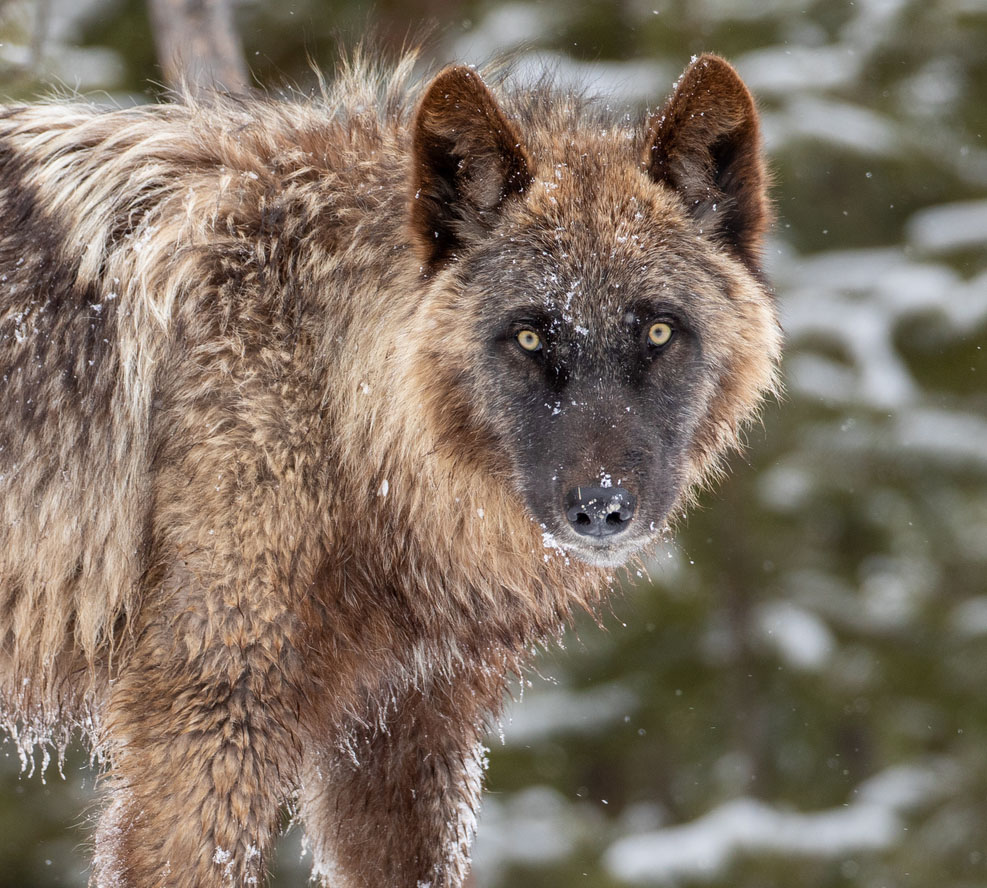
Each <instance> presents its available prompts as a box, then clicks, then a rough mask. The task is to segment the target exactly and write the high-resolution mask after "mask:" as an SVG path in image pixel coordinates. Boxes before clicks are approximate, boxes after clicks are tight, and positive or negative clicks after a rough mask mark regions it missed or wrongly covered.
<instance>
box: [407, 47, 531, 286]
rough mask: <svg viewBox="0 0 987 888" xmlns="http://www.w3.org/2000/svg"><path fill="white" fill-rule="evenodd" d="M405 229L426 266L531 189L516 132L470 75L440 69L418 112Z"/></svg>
mask: <svg viewBox="0 0 987 888" xmlns="http://www.w3.org/2000/svg"><path fill="white" fill-rule="evenodd" d="M413 138H414V142H413V147H412V164H413V167H412V170H413V179H412V185H413V191H412V194H413V197H412V201H411V227H412V231H413V233H414V235H415V236H416V237H417V239H418V241H419V243H420V244H421V247H422V251H423V254H424V258H425V264H426V266H427V267H433V268H434V267H435V266H436V265H437V264H439V263H441V262H442V261H443V260H444V259H446V258H448V257H449V256H450V255H451V254H453V253H454V252H455V251H456V250H457V249H458V248H459V247H460V246H462V245H465V244H468V243H470V242H471V241H474V240H476V239H479V238H481V237H482V236H483V235H484V234H485V233H486V232H488V231H489V230H490V228H491V227H492V225H493V224H494V223H495V222H496V219H497V217H498V215H499V213H500V210H501V208H502V205H503V203H504V201H506V200H509V199H510V198H512V197H515V196H517V195H520V194H522V193H523V192H524V191H525V189H526V188H527V187H528V185H530V184H531V172H530V165H529V162H528V157H527V155H526V154H525V151H524V149H523V148H522V147H521V137H520V134H519V133H518V131H517V129H516V128H515V126H514V125H513V124H512V123H511V122H510V121H509V120H508V119H507V118H506V117H505V116H504V113H503V111H501V109H500V107H499V106H498V104H497V101H496V100H495V99H494V97H493V95H492V94H491V93H490V90H489V89H487V87H486V86H485V85H484V83H483V81H482V80H480V78H479V76H478V75H477V73H476V72H475V71H473V70H471V69H470V68H467V67H465V66H462V65H458V66H455V67H450V68H446V69H445V70H444V71H442V72H441V73H440V74H439V75H438V76H437V77H436V78H435V80H433V81H432V83H431V84H430V85H429V86H428V88H427V89H426V90H425V95H424V97H423V98H422V100H421V103H420V104H419V106H418V112H417V116H416V119H415V124H414V135H413Z"/></svg>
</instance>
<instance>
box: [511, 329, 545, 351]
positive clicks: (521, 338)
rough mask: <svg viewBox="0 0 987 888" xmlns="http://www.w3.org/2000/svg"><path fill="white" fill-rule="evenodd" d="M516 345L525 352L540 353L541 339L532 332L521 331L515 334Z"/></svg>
mask: <svg viewBox="0 0 987 888" xmlns="http://www.w3.org/2000/svg"><path fill="white" fill-rule="evenodd" d="M517 344H518V345H520V346H521V348H523V349H524V350H525V351H528V352H536V351H541V337H540V336H539V335H538V334H537V333H535V331H534V330H521V331H520V332H519V333H518V334H517Z"/></svg>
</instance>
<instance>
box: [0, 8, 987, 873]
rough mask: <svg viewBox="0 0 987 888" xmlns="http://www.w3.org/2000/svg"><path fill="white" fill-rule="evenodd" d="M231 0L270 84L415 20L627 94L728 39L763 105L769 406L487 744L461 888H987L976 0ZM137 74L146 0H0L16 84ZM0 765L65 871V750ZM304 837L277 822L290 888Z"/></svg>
mask: <svg viewBox="0 0 987 888" xmlns="http://www.w3.org/2000/svg"><path fill="white" fill-rule="evenodd" d="M238 12H239V21H240V26H241V30H242V33H243V35H244V38H245V41H246V43H247V46H248V54H249V59H250V62H251V64H252V66H253V69H254V71H255V73H256V76H257V78H258V80H259V81H261V82H263V83H266V84H281V83H284V82H286V81H293V82H295V83H298V84H302V85H304V84H306V83H307V82H309V81H310V79H311V75H310V72H309V71H308V62H307V57H311V58H313V59H314V60H315V61H316V62H317V63H318V64H319V65H321V66H322V67H323V68H324V69H326V70H331V67H332V64H333V60H334V56H335V53H336V51H337V41H336V38H335V36H334V35H335V33H337V32H338V31H341V32H342V33H343V35H344V43H349V44H352V43H353V42H355V39H356V38H357V37H358V36H359V35H360V34H362V33H364V31H366V30H367V27H368V26H369V25H372V26H373V27H374V28H375V29H376V30H377V32H378V33H379V34H380V35H381V39H382V40H383V42H384V43H385V44H388V45H392V46H397V45H399V44H400V43H401V41H402V40H403V39H404V38H405V36H406V35H407V34H408V33H409V32H414V30H415V29H416V28H417V27H418V26H419V24H420V23H421V21H422V20H423V19H425V20H431V21H435V22H437V28H436V29H435V31H434V32H433V38H432V44H431V45H432V46H433V48H434V57H435V59H436V60H438V61H447V60H450V59H453V58H457V59H463V60H466V61H483V60H484V59H487V58H489V57H490V56H492V55H495V54H497V53H499V52H501V51H503V50H506V49H513V48H516V47H519V46H523V47H525V49H524V51H523V55H522V59H521V62H520V66H521V69H522V71H523V70H529V69H530V70H533V71H540V70H542V69H543V68H544V67H545V66H550V67H552V68H553V69H554V70H556V71H557V72H558V76H559V77H561V78H563V79H565V80H571V81H572V82H574V83H578V84H580V85H583V86H585V85H587V84H588V85H589V86H590V87H591V88H592V89H594V90H597V91H599V92H601V93H605V94H607V95H609V96H611V97H612V98H611V102H612V103H613V104H616V105H621V106H622V105H625V104H626V105H628V106H629V107H632V108H642V107H644V106H647V105H650V106H654V105H656V104H659V103H660V102H661V101H663V100H664V98H665V96H666V95H667V93H668V91H669V89H670V87H671V84H672V82H673V80H674V79H675V77H676V76H677V75H678V73H679V72H680V71H681V69H682V68H683V67H684V66H685V64H686V63H687V62H688V60H689V57H690V55H692V54H694V53H697V52H700V51H703V50H707V49H708V50H715V51H718V52H720V53H722V54H725V55H727V56H728V57H730V58H731V59H732V60H733V61H734V62H735V63H736V65H737V67H738V68H739V70H740V72H741V74H742V75H743V76H744V77H745V79H746V80H747V82H748V83H749V85H750V86H751V87H752V89H753V90H754V91H755V92H756V93H757V95H758V98H759V101H760V105H761V109H762V112H763V114H764V122H765V130H766V134H767V140H768V147H769V150H770V153H771V156H772V165H773V168H774V170H775V177H776V187H775V190H774V197H775V201H776V204H777V210H778V216H779V221H778V225H777V227H776V230H775V235H774V239H773V241H772V243H771V245H770V250H769V265H770V268H771V272H772V277H773V281H774V284H775V288H776V290H777V296H778V299H779V302H780V305H781V311H782V316H783V319H784V326H785V329H786V333H787V337H788V351H787V356H786V361H785V378H786V384H787V388H788V395H787V398H786V400H785V402H784V403H782V404H772V405H771V406H770V407H769V409H768V411H767V413H766V415H765V419H764V428H763V429H757V430H755V431H754V432H753V433H752V435H751V442H750V443H751V449H750V453H749V455H748V458H747V459H745V460H735V461H734V462H735V464H734V467H733V471H732V475H731V478H730V480H729V482H728V483H727V484H725V485H723V486H722V487H720V488H719V489H718V490H716V491H715V492H713V493H711V494H709V495H707V496H706V497H705V498H704V500H703V506H702V508H701V509H700V510H698V511H697V512H696V513H695V514H694V515H693V516H692V518H691V519H690V521H689V522H688V524H687V526H686V527H685V528H683V531H682V533H681V534H680V536H679V539H678V542H677V544H676V545H675V547H674V548H671V549H669V550H667V551H663V552H660V553H658V554H657V555H656V557H655V559H654V566H653V568H652V570H651V571H650V573H651V580H650V581H648V580H646V579H645V578H637V577H633V578H628V582H627V584H626V585H627V591H626V595H624V596H623V597H622V598H621V600H619V601H618V602H616V603H615V605H614V607H613V613H612V615H610V616H609V617H608V619H607V624H608V629H607V631H606V632H602V633H601V632H600V631H599V630H598V629H597V628H596V627H595V626H592V625H586V626H583V627H580V628H579V629H578V631H577V632H575V633H573V635H572V636H571V638H570V639H569V643H568V644H567V646H566V649H565V650H564V651H560V652H556V653H553V654H550V655H548V656H545V657H543V658H542V660H541V661H540V664H539V669H538V674H537V675H535V674H533V675H531V676H530V682H529V683H527V684H526V687H524V688H523V694H522V695H520V696H521V699H520V701H519V702H518V703H517V704H516V705H515V706H513V707H512V709H511V717H510V718H509V719H508V720H505V724H504V730H503V735H502V736H494V737H491V740H490V746H491V770H490V779H489V792H488V794H487V797H486V802H485V808H484V813H483V821H482V824H481V835H480V840H479V843H478V846H477V849H476V876H477V883H478V885H479V886H480V888H514V886H518V885H524V886H526V888H572V886H586V888H622V886H635V885H641V886H649V885H650V886H669V888H671V886H680V888H692V886H696V888H698V886H708V888H727V886H730V888H763V886H775V885H777V886H784V888H837V886H847V888H851V886H852V888H899V886H900V888H907V886H916V888H929V886H936V888H983V886H984V885H985V884H987V355H985V348H987V138H985V134H987V0H853V2H851V0H815V2H813V0H798V2H795V0H593V2H590V0H585V2H565V0H556V2H540V3H531V4H519V3H518V4H503V3H501V4H497V3H483V2H441V3H440V2H438V0H408V2H399V0H380V2H378V3H377V5H376V7H375V12H373V13H371V12H368V11H367V9H366V8H365V7H364V6H363V5H361V4H359V3H355V2H332V3H330V2H325V0H321V2H320V0H308V2H305V0H301V2H293V0H279V2H277V3H275V2H274V0H252V2H244V3H242V5H241V6H240V7H239V9H238ZM348 35H349V36H348ZM154 80H160V74H159V73H158V72H157V70H156V69H155V66H154V53H153V45H152V43H151V38H150V32H149V29H148V25H147V19H146V14H145V13H144V11H143V7H142V5H141V4H140V3H139V2H134V0H51V2H49V3H46V4H43V5H40V6H39V5H37V4H32V3H23V2H18V0H6V2H4V3H3V4H2V5H0V93H4V94H6V95H7V96H8V97H13V98H18V99H21V98H30V97H32V96H36V95H39V94H43V93H46V92H50V91H51V89H52V87H56V88H58V89H67V90H81V91H83V92H86V93H89V94H91V95H93V96H94V97H95V98H97V99H99V100H106V99H109V100H112V101H115V102H131V101H148V100H149V99H151V98H152V97H153V96H154V95H155V94H156V88H155V87H154V86H153V84H152V81H154ZM520 690H522V689H519V691H520ZM2 753H6V757H5V758H4V757H2ZM18 771H19V762H18V760H17V756H16V754H15V752H14V750H13V748H12V747H10V746H9V745H8V746H6V747H0V888H52V886H82V885H84V884H85V878H86V875H85V866H86V863H85V861H86V848H85V843H86V840H87V837H88V831H87V826H88V822H89V821H88V816H87V815H84V814H82V813H81V812H83V811H84V810H85V809H86V806H87V804H89V800H90V799H91V798H92V786H93V775H92V773H91V772H90V771H88V770H86V768H85V758H84V756H82V755H81V754H75V755H74V756H73V757H71V758H70V762H69V767H67V769H66V777H67V779H66V780H62V779H61V778H60V777H58V775H57V774H56V773H55V772H54V770H50V771H49V772H48V774H47V778H46V782H42V780H41V779H40V778H39V776H38V775H35V776H34V777H32V778H30V779H27V778H21V777H19V776H18ZM90 810H91V808H90ZM299 858H300V851H299V838H298V832H297V830H294V831H291V832H289V834H288V836H287V837H286V838H285V840H284V843H283V848H282V854H281V857H280V859H279V861H278V875H277V880H278V881H277V884H278V885H279V886H282V885H283V886H287V885H301V884H303V879H304V873H305V871H306V864H305V862H304V861H301V862H300V861H299Z"/></svg>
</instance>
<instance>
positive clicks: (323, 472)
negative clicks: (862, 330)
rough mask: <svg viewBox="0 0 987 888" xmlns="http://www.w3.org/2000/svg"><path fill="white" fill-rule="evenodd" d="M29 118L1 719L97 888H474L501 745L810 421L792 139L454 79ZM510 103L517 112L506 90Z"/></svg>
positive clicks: (6, 222) (697, 117)
mask: <svg viewBox="0 0 987 888" xmlns="http://www.w3.org/2000/svg"><path fill="white" fill-rule="evenodd" d="M413 63H414V59H413V57H411V56H409V57H407V58H404V59H403V60H402V61H401V62H400V63H399V64H397V65H396V66H395V67H394V68H392V69H391V70H390V71H384V70H382V69H379V68H378V67H377V66H376V65H375V63H374V62H373V60H372V59H371V60H367V59H366V58H364V59H362V60H361V59H360V58H357V59H356V60H355V61H353V62H351V63H349V64H348V65H347V67H346V68H345V70H343V72H342V73H341V75H340V77H339V78H338V80H337V81H336V82H335V83H334V85H332V86H330V87H327V88H326V90H325V92H324V95H322V96H321V97H320V98H318V99H306V100H297V101H277V100H274V99H270V98H264V97H250V98H222V97H215V98H214V99H212V100H210V101H206V102H195V101H191V100H187V101H176V102H174V103H171V104H161V105H158V106H153V107H141V108H131V109H123V110H113V111H105V110H98V109H95V108H92V107H88V106H84V105H80V104H60V103H50V104H39V105H30V106H22V107H14V108H8V109H6V110H5V111H4V112H3V114H2V118H0V218H2V220H3V221H2V225H0V718H2V722H3V724H4V725H5V726H6V728H7V730H8V731H9V732H10V733H11V735H12V736H15V737H16V738H17V740H18V742H19V743H20V744H21V745H22V746H23V747H25V748H27V747H31V746H32V744H35V743H37V744H40V745H42V746H45V745H46V744H48V743H52V742H54V743H56V744H57V743H58V741H59V738H63V737H64V736H66V735H67V733H71V732H75V731H81V732H82V733H83V734H84V735H85V737H86V738H87V739H88V741H89V742H90V743H91V744H92V747H93V748H94V750H95V751H96V754H97V755H98V757H99V760H100V761H101V762H102V763H103V765H104V768H105V775H104V777H103V779H102V780H101V784H100V785H101V787H102V806H101V813H100V815H99V821H98V824H97V826H96V829H95V842H94V844H95V854H94V859H93V866H92V871H91V884H92V885H93V886H95V888H164V886H169V888H220V886H247V885H256V884H260V883H262V882H263V881H264V878H265V872H266V867H267V864H268V861H269V858H270V854H271V847H272V841H273V838H274V837H275V835H276V832H277V826H278V822H279V811H280V810H282V809H283V806H285V805H287V806H289V809H290V810H292V811H293V812H295V813H296V814H297V817H298V818H299V820H300V821H301V823H302V824H303V826H304V830H305V832H306V836H307V841H308V843H309V845H310V847H311V849H312V852H313V857H314V877H315V878H316V880H318V881H319V882H320V884H322V885H325V886H332V888H425V886H428V888H458V886H461V885H462V884H463V881H464V879H465V878H466V876H467V872H468V869H469V851H470V846H471V843H472V840H473V836H474V832H475V828H476V815H477V810H478V808H479V805H480V796H481V790H482V782H483V767H484V757H485V750H484V746H483V741H484V736H485V732H486V729H487V727H488V725H489V723H490V719H491V718H494V717H496V715H497V713H498V711H499V710H500V707H501V705H502V700H503V699H504V695H505V689H506V688H507V685H508V683H509V681H510V677H511V676H512V675H516V674H517V673H518V671H519V670H521V669H522V668H523V667H524V664H525V663H526V662H527V660H528V658H529V656H530V652H531V650H532V648H533V647H534V646H536V645H538V644H540V643H543V642H546V641H551V640H552V639H554V638H556V637H557V636H558V635H559V634H560V633H561V632H562V631H563V629H564V627H565V626H566V624H567V622H568V621H569V619H570V616H571V615H572V614H573V613H574V612H575V611H577V610H581V609H588V610H590V611H594V610H595V609H596V608H597V606H598V604H599V602H600V601H601V596H604V595H605V594H606V590H607V585H608V583H607V578H608V577H609V576H610V575H611V574H613V571H614V568H615V567H617V566H619V565H621V564H624V563H626V562H627V561H628V560H629V559H634V558H638V557H641V553H643V552H646V551H647V549H648V547H649V545H651V544H653V543H654V542H655V541H656V540H658V539H659V538H661V537H662V535H664V534H665V533H666V532H667V530H668V527H669V525H670V523H671V522H673V521H674V520H675V518H676V517H677V516H679V515H680V514H681V513H682V511H683V509H684V508H685V507H686V506H687V505H688V503H689V502H690V500H691V499H692V498H693V497H694V495H695V493H696V491H697V490H699V489H700V488H701V487H702V486H703V484H704V483H705V482H706V481H708V480H709V479H711V478H713V477H714V476H715V475H716V474H717V472H718V471H719V467H720V466H721V464H722V460H723V457H724V455H725V454H726V453H727V452H728V451H729V450H731V449H732V448H735V447H737V446H738V445H739V443H740V441H741V436H742V434H743V430H744V428H745V426H746V425H747V424H748V423H749V421H750V420H751V419H752V418H753V417H754V416H755V415H756V413H757V411H758V408H759V405H760V404H761V403H762V401H763V399H764V396H765V395H766V394H767V393H769V392H771V391H772V390H774V389H775V387H776V378H777V365H778V360H779V353H780V347H781V335H780V332H779V326H778V321H777V317H776V308H775V305H774V300H773V298H772V295H771V293H770V291H769V289H768V286H767V284H766V281H765V277H764V274H763V272H762V267H761V257H760V250H761V246H762V241H763V236H764V234H765V231H766V228H767V226H768V223H769V204H768V200H767V197H766V177H765V168H764V161H763V151H762V145H761V138H760V135H759V124H758V116H757V112H756V109H755V105H754V102H753V100H752V98H751V95H750V93H749V92H748V90H747V89H746V87H745V86H744V84H743V83H742V81H741V79H740V78H739V77H738V75H737V73H736V72H735V71H734V69H733V68H732V67H731V66H730V65H729V64H728V63H727V62H725V61H724V60H722V59H721V58H718V57H716V56H713V55H703V56H701V57H699V58H696V59H694V60H693V61H692V63H691V64H690V65H689V67H688V68H687V70H686V71H685V73H684V75H683V76H682V78H681V79H680V80H679V81H678V83H677V84H676V86H675V88H674V91H673V94H672V96H671V98H670V99H668V101H667V103H666V104H665V105H664V107H662V108H661V109H660V110H657V111H655V112H652V113H647V114H643V115H642V116H641V118H640V119H636V118H632V116H630V115H627V114H623V113H618V112H616V111H613V110H611V109H610V107H609V106H607V105H606V104H604V103H602V102H594V101H591V100H589V99H587V98H585V97H583V96H581V95H578V94H574V93H572V92H568V91H565V90H560V89H556V88H554V87H553V86H552V85H551V84H550V83H548V82H546V83H543V84H541V85H539V86H537V87H531V86H524V85H519V84H517V83H513V82H512V81H511V80H510V78H507V77H502V76H500V75H499V74H498V73H497V72H496V71H493V72H492V73H490V74H487V75H486V76H484V75H483V74H481V72H479V71H477V70H475V69H473V68H470V67H465V66H461V65H459V66H451V67H447V68H445V69H443V70H441V71H440V72H439V73H438V74H436V75H435V76H434V77H432V78H431V79H430V80H427V81H425V82H422V83H416V81H415V78H414V76H413V74H412V66H413ZM487 81H489V83H488V82H487Z"/></svg>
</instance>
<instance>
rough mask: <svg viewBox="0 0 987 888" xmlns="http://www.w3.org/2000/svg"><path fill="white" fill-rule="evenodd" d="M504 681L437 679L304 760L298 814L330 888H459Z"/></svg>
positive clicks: (486, 677) (319, 875) (318, 871)
mask: <svg viewBox="0 0 987 888" xmlns="http://www.w3.org/2000/svg"><path fill="white" fill-rule="evenodd" d="M502 690H503V682H502V679H501V678H499V677H496V676H493V675H492V674H491V675H484V676H480V677H477V676H476V675H473V677H472V680H470V679H469V678H466V677H463V676H460V677H458V679H456V680H452V679H450V678H448V677H437V678H434V679H433V680H431V681H430V682H429V683H427V684H426V685H424V686H423V687H422V688H420V689H410V690H408V691H406V692H405V693H404V694H403V695H402V696H401V697H400V698H399V699H398V700H396V701H391V702H389V703H388V704H387V705H386V706H385V707H384V708H383V709H382V710H380V711H378V712H377V713H375V716H377V717H378V721H377V723H376V724H371V725H369V726H363V727H359V728H354V729H353V730H352V732H351V733H350V734H349V735H347V736H345V737H344V738H342V742H340V743H337V744H336V745H335V746H328V745H327V746H324V747H322V748H320V749H318V750H317V751H315V752H313V753H310V754H308V755H306V758H305V763H304V767H303V772H302V788H301V813H302V817H303V820H304V824H305V831H306V834H307V836H308V839H309V841H310V843H311V846H312V850H313V852H314V855H315V865H314V874H315V876H316V877H317V878H318V879H321V881H320V884H321V885H323V886H326V888H423V886H428V888H460V886H461V885H463V883H464V880H465V879H466V877H467V874H468V872H469V855H470V849H471V846H472V842H473V836H474V832H475V826H476V816H477V813H478V811H479V807H480V796H481V792H482V789H483V770H484V756H485V749H484V747H483V736H484V733H485V723H486V718H487V716H488V713H489V712H491V711H493V710H496V709H497V708H498V706H499V704H500V698H501V694H502Z"/></svg>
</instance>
